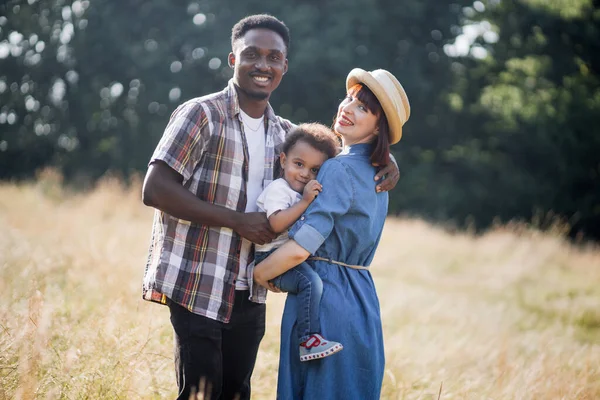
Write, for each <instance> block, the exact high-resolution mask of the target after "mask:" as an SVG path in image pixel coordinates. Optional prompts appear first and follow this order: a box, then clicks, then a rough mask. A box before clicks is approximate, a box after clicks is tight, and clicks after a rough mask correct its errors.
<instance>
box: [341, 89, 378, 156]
mask: <svg viewBox="0 0 600 400" xmlns="http://www.w3.org/2000/svg"><path fill="white" fill-rule="evenodd" d="M377 120H378V117H377V115H375V114H373V113H372V112H371V111H369V110H367V107H365V105H364V104H363V103H362V102H361V101H360V100H358V99H357V98H356V97H355V96H354V95H352V94H350V93H348V94H347V96H346V98H345V99H344V100H342V102H341V103H340V106H339V107H338V113H337V117H336V119H335V125H334V129H335V131H336V132H338V133H339V134H340V135H342V137H343V138H344V144H345V145H347V146H351V145H353V144H358V143H370V142H372V141H373V140H374V139H375V136H377Z"/></svg>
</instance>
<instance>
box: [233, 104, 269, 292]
mask: <svg viewBox="0 0 600 400" xmlns="http://www.w3.org/2000/svg"><path fill="white" fill-rule="evenodd" d="M240 115H241V117H242V122H243V123H244V135H245V136H246V143H247V144H248V157H249V158H250V159H249V160H248V182H247V183H246V198H247V201H246V210H245V211H246V212H256V211H258V207H257V206H256V199H257V198H258V196H259V195H260V193H261V192H262V190H263V180H264V176H265V124H264V118H265V117H264V115H263V116H262V117H261V118H252V117H250V116H249V115H248V114H246V113H245V112H243V111H242V110H241V109H240ZM251 249H252V242H250V241H249V240H248V239H243V238H242V249H241V251H240V271H239V275H238V278H237V280H236V282H235V288H236V289H237V290H248V288H249V286H248V276H247V275H248V274H247V273H246V271H247V267H248V257H249V256H250V250H251Z"/></svg>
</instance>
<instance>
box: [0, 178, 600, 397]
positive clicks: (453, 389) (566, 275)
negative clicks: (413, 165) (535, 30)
mask: <svg viewBox="0 0 600 400" xmlns="http://www.w3.org/2000/svg"><path fill="white" fill-rule="evenodd" d="M58 181H59V180H58V179H57V177H55V176H53V175H51V174H50V175H46V176H44V177H42V179H41V180H40V181H38V182H37V183H31V184H23V185H16V184H4V185H0V226H2V231H1V232H2V233H1V234H0V293H1V294H0V296H1V299H2V300H1V301H0V399H12V398H21V399H33V398H43V399H46V398H49V399H55V398H77V399H80V398H89V399H115V398H121V399H136V398H139V399H153V398H156V399H158V398H173V397H174V394H175V378H174V372H173V362H172V333H171V326H170V324H169V321H168V311H167V309H166V308H165V307H162V306H158V305H154V304H149V303H146V302H144V301H142V300H141V298H140V288H141V279H142V275H143V269H144V261H145V258H146V250H147V245H148V242H149V238H150V225H151V220H152V210H150V209H148V208H146V207H144V206H143V205H141V202H140V200H139V186H138V185H134V188H133V189H125V188H123V187H122V186H121V185H120V184H119V182H118V181H117V180H110V179H108V180H105V181H104V182H102V183H101V184H100V185H99V187H97V188H96V189H95V190H93V191H91V192H89V193H87V194H71V193H68V192H66V191H64V190H63V189H61V186H60V185H59V184H58V183H59V182H58ZM521 228H522V227H521ZM372 269H373V276H374V278H375V280H376V283H377V287H378V291H379V298H380V302H381V309H382V315H383V320H384V332H385V343H386V361H387V363H386V375H385V379H384V387H383V394H382V397H383V398H386V399H437V397H438V392H439V390H440V385H442V392H441V398H442V399H597V398H600V249H598V248H597V247H594V246H587V247H582V246H579V247H577V246H574V245H570V244H568V243H566V242H565V240H564V239H563V238H561V237H560V236H557V235H553V234H550V233H541V232H539V231H535V230H530V229H515V228H506V227H505V228H498V229H496V230H494V231H492V232H489V233H487V234H485V235H483V236H477V237H476V236H473V235H469V234H450V233H447V232H444V231H443V230H441V229H439V228H436V227H432V226H431V225H428V224H426V223H424V222H422V221H419V220H402V219H399V220H398V219H390V220H389V221H388V222H387V224H386V228H385V232H384V236H383V239H382V242H381V245H380V247H379V250H378V252H377V256H376V258H375V261H374V264H373V265H372ZM283 300H284V296H283V295H279V296H277V295H271V296H270V298H269V305H268V315H267V324H268V327H267V334H266V336H265V339H264V340H263V342H262V345H261V350H260V353H259V357H258V362H257V367H256V370H255V373H254V376H253V393H254V396H253V398H256V399H274V398H275V394H274V388H275V386H276V374H277V358H278V353H279V338H278V335H279V327H280V316H281V310H282V308H283Z"/></svg>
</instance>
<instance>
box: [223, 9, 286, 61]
mask: <svg viewBox="0 0 600 400" xmlns="http://www.w3.org/2000/svg"><path fill="white" fill-rule="evenodd" d="M257 28H264V29H269V30H271V31H273V32H275V33H277V34H279V36H281V38H282V39H283V43H284V44H285V51H286V53H289V49H290V30H289V29H288V27H287V26H286V25H285V24H284V23H283V21H280V20H278V19H277V18H275V17H273V16H272V15H268V14H257V15H250V16H248V17H246V18H243V19H241V20H240V21H238V23H237V24H235V25H234V26H233V28H232V29H231V49H232V50H233V48H234V46H235V42H236V41H237V40H238V39H240V38H241V37H243V36H244V35H245V34H246V32H248V31H249V30H251V29H257Z"/></svg>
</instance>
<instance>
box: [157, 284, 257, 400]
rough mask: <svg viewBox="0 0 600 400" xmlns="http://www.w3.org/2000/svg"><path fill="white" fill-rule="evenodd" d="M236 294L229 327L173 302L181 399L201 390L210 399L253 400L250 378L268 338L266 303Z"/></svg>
mask: <svg viewBox="0 0 600 400" xmlns="http://www.w3.org/2000/svg"><path fill="white" fill-rule="evenodd" d="M248 296H249V292H248V291H247V290H240V291H237V290H236V292H235V302H234V306H233V312H232V315H231V319H230V321H229V323H227V324H225V323H222V322H219V321H215V320H213V319H210V318H207V317H203V316H201V315H198V314H194V313H192V312H190V311H189V310H188V309H187V308H185V307H182V306H180V305H179V304H176V303H174V302H172V301H170V300H169V301H168V303H167V304H168V306H169V309H170V311H171V324H172V325H173V330H174V331H175V335H174V336H175V374H176V376H177V386H178V388H179V395H178V397H177V398H178V399H185V400H188V399H189V397H190V394H192V393H198V392H202V393H203V394H204V397H200V398H203V399H206V400H209V399H213V400H229V399H239V400H246V399H250V376H251V375H252V371H253V369H254V363H255V362H256V355H257V353H258V345H259V344H260V341H261V339H262V337H263V336H264V334H265V311H266V308H265V305H264V304H257V303H253V302H251V301H250V300H248Z"/></svg>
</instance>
